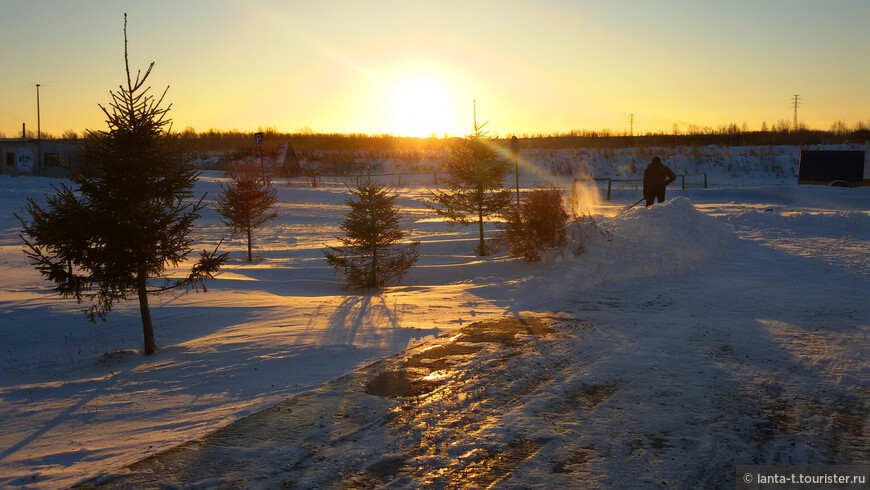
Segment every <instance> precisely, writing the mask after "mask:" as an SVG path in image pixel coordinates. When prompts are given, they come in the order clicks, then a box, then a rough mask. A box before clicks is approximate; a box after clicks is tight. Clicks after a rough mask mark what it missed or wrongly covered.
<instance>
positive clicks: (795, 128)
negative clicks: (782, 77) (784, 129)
mask: <svg viewBox="0 0 870 490" xmlns="http://www.w3.org/2000/svg"><path fill="white" fill-rule="evenodd" d="M800 100H801V99H800V97H798V94H794V102H793V104H794V126H793V127H794V130H795V131H797V129H798V120H797V109H798V106H799V105H800Z"/></svg>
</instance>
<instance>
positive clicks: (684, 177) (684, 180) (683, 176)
mask: <svg viewBox="0 0 870 490" xmlns="http://www.w3.org/2000/svg"><path fill="white" fill-rule="evenodd" d="M680 177H681V178H682V182H683V184H682V188H683V190H686V176H685V175H681V176H680Z"/></svg>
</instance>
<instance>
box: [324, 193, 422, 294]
mask: <svg viewBox="0 0 870 490" xmlns="http://www.w3.org/2000/svg"><path fill="white" fill-rule="evenodd" d="M348 190H349V191H350V192H351V194H353V196H354V197H351V198H349V199H348V200H347V201H346V204H347V205H348V206H349V207H350V211H349V212H348V213H347V216H346V217H345V219H344V222H343V223H342V224H341V225H340V228H341V230H342V231H343V232H344V233H345V237H344V238H340V237H337V238H338V239H339V240H340V241H341V243H342V246H341V247H329V250H324V251H323V254H324V256H325V258H326V261H327V262H328V263H329V264H330V265H332V266H334V267H335V269H336V270H339V269H342V270H343V271H344V275H345V278H346V280H347V283H348V284H349V285H350V286H351V287H355V288H359V289H374V288H380V287H383V286H384V285H386V284H387V283H388V282H390V281H394V280H395V281H400V280H401V279H402V277H403V276H404V275H405V273H406V272H407V270H408V269H409V268H410V267H411V266H412V265H414V262H416V261H417V259H418V258H419V254H418V253H417V246H418V245H419V242H412V243H410V244H406V245H400V243H401V242H402V241H404V239H405V231H404V230H402V229H401V228H400V227H399V213H398V210H397V208H396V204H395V200H396V196H395V195H391V194H390V190H389V189H388V188H386V187H385V186H383V185H380V184H376V183H373V182H371V181H367V182H365V183H357V184H356V185H355V186H353V187H348Z"/></svg>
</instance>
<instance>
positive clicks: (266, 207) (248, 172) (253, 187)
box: [215, 163, 277, 262]
mask: <svg viewBox="0 0 870 490" xmlns="http://www.w3.org/2000/svg"><path fill="white" fill-rule="evenodd" d="M229 175H230V181H229V182H228V183H226V184H225V183H224V182H218V186H220V188H221V191H222V192H221V195H220V197H219V198H218V203H217V206H216V208H215V209H216V210H217V212H218V213H220V215H221V217H222V218H221V222H222V223H223V224H224V225H226V226H227V227H228V228H229V229H230V233H232V234H245V235H246V236H247V239H248V262H251V261H253V255H252V254H251V243H252V233H253V230H255V229H257V228H260V227H261V226H263V225H264V224H266V223H267V222H269V221H270V220H273V219H275V217H276V216H277V213H276V212H275V211H271V212H270V209H272V206H274V204H275V202H276V201H277V192H276V190H275V188H273V187H272V180H271V178H269V177H268V176H262V175H261V174H260V173H259V171H258V170H257V169H255V168H254V167H253V166H252V165H250V164H247V163H246V164H243V165H241V166H239V167H237V168H235V169H232V170H231V171H230V172H229Z"/></svg>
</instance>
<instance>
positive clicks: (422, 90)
mask: <svg viewBox="0 0 870 490" xmlns="http://www.w3.org/2000/svg"><path fill="white" fill-rule="evenodd" d="M393 115H394V119H395V121H394V127H395V132H396V134H398V135H403V136H417V137H424V136H429V135H432V134H435V135H438V136H440V135H443V134H445V133H451V132H452V131H453V130H454V128H455V127H456V120H455V118H454V116H453V100H452V98H451V97H450V94H449V93H448V90H447V88H446V87H445V85H444V84H442V83H439V82H438V81H437V80H435V79H433V78H411V79H408V80H405V81H403V82H401V83H400V84H398V85H396V86H395V89H394V93H393Z"/></svg>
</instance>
